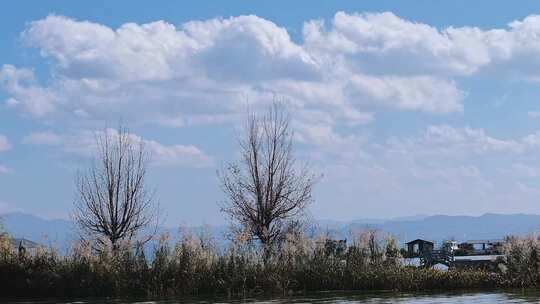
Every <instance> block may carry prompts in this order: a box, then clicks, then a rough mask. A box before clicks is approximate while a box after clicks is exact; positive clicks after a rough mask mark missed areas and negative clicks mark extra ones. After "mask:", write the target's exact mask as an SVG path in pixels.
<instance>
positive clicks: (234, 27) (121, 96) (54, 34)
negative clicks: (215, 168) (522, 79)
mask: <svg viewBox="0 0 540 304" xmlns="http://www.w3.org/2000/svg"><path fill="white" fill-rule="evenodd" d="M504 31H505V32H507V31H506V30H504ZM482 35H484V36H485V35H488V34H486V33H485V31H482V30H479V29H475V28H456V29H453V28H449V29H445V30H441V31H439V30H437V29H436V28H434V27H431V26H429V25H425V24H420V23H412V22H409V21H406V20H403V19H400V18H399V17H397V16H395V15H393V14H391V13H383V14H363V15H358V14H353V15H348V14H345V13H342V12H339V13H337V14H336V15H335V17H334V20H333V22H332V26H331V27H330V28H329V29H328V30H326V29H325V28H324V26H323V25H322V24H321V22H316V21H309V22H307V23H306V24H305V26H304V41H303V42H302V43H296V42H294V41H292V40H291V38H290V36H289V34H288V32H287V30H286V29H285V28H283V27H281V26H279V25H278V24H275V23H273V22H271V21H268V20H265V19H262V18H260V17H257V16H252V15H250V16H238V17H231V18H227V19H220V18H216V19H209V20H205V21H191V22H187V23H184V24H182V25H180V26H174V25H172V24H169V23H166V22H164V21H156V22H152V23H148V24H135V23H127V24H124V25H121V26H120V27H118V28H116V29H113V28H110V27H107V26H104V25H101V24H98V23H93V22H89V21H76V20H73V19H70V18H67V17H62V16H54V15H51V16H49V17H47V18H45V19H42V20H38V21H35V22H32V23H30V24H29V26H28V28H27V29H26V30H25V31H24V33H23V34H22V37H23V41H24V42H25V44H26V45H27V46H31V47H35V48H37V49H38V50H39V51H40V53H41V55H42V56H44V57H45V58H48V59H52V60H51V63H52V66H51V80H50V81H47V85H46V86H43V85H39V84H38V83H37V80H36V79H35V77H34V75H33V73H32V71H31V70H29V69H24V68H22V69H17V68H15V67H13V66H10V65H5V66H4V67H3V69H2V71H3V72H2V75H3V76H2V77H1V78H0V79H3V81H2V84H3V87H4V89H5V90H6V91H7V92H8V93H9V94H10V95H11V97H10V98H9V99H8V101H6V102H7V104H8V105H10V107H15V108H21V109H22V110H23V111H25V112H27V113H30V114H31V115H33V116H37V117H43V116H46V115H53V114H57V115H58V114H59V113H60V114H62V115H68V116H70V117H72V118H73V119H108V120H110V119H113V120H114V119H117V117H111V116H112V115H114V114H112V113H122V115H123V117H125V118H127V119H130V118H133V119H134V120H139V121H144V122H157V123H160V124H162V125H168V126H177V127H179V126H185V125H186V121H188V120H191V121H200V122H207V123H213V122H221V121H223V120H224V118H223V117H229V118H230V117H234V116H235V114H237V113H239V112H241V111H244V109H245V100H246V98H245V97H246V96H247V97H248V98H247V100H248V102H249V103H259V102H267V101H268V100H271V99H272V98H273V96H275V95H276V94H277V95H279V96H282V97H284V98H287V99H289V100H290V102H291V103H293V104H295V106H296V107H297V109H298V110H300V111H304V110H306V111H307V110H313V109H315V108H318V109H320V110H323V111H330V112H331V113H332V115H334V116H335V117H337V118H339V119H343V120H344V122H345V123H347V124H359V123H367V122H370V121H372V120H373V117H374V116H373V114H372V112H371V111H369V110H366V107H369V105H370V104H382V105H385V106H387V107H388V108H394V109H399V110H410V111H424V112H432V113H452V112H460V111H463V107H464V106H463V102H464V98H465V96H466V94H465V92H464V91H463V90H461V89H459V88H458V86H457V83H456V82H455V81H454V80H453V79H451V77H452V76H454V75H470V74H472V73H474V72H476V71H477V70H478V69H479V67H481V66H484V65H486V64H488V63H489V62H490V60H491V57H489V56H490V54H491V53H490V52H487V55H486V54H484V53H485V51H484V49H485V48H488V49H489V47H488V46H486V45H485V43H484V44H481V43H480V42H482V41H483V40H482V39H484V38H478V37H484V36H482ZM475 39H476V40H475ZM469 40H471V41H469ZM477 40H478V41H480V42H478V41H477ZM473 42H474V43H473ZM477 44H478V46H477V47H476V45H477ZM463 45H467V46H468V47H467V48H465V47H463ZM471 45H474V46H475V47H471ZM398 62H399V64H396V63H398ZM407 66H410V67H409V68H407ZM53 75H54V76H53ZM143 113H144V115H143ZM201 117H204V119H198V118H201ZM141 118H143V119H141Z"/></svg>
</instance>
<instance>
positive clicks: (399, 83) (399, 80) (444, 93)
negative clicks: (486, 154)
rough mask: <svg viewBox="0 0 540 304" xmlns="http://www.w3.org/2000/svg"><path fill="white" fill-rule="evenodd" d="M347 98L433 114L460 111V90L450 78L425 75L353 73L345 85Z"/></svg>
mask: <svg viewBox="0 0 540 304" xmlns="http://www.w3.org/2000/svg"><path fill="white" fill-rule="evenodd" d="M348 95H349V98H350V99H351V100H356V101H357V102H362V101H363V100H368V101H374V100H375V101H377V102H378V103H383V104H387V105H389V106H394V107H397V108H400V109H405V110H421V111H424V112H434V113H451V112H461V111H463V104H462V101H463V99H464V97H465V94H464V92H462V91H461V90H459V89H458V88H457V87H456V84H455V83H454V82H452V81H444V80H441V79H437V78H433V77H428V76H414V77H394V76H391V77H386V76H385V77H368V76H363V75H356V76H354V77H352V78H351V81H350V83H349V85H348Z"/></svg>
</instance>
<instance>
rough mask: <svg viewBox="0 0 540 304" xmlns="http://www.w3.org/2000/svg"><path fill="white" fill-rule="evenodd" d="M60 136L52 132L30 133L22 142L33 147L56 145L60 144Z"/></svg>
mask: <svg viewBox="0 0 540 304" xmlns="http://www.w3.org/2000/svg"><path fill="white" fill-rule="evenodd" d="M62 140H63V139H62V136H60V135H58V134H56V133H54V132H49V131H46V132H32V133H30V134H28V135H27V136H25V137H24V138H23V140H22V142H23V143H24V144H33V145H52V146H54V145H58V144H60V143H62Z"/></svg>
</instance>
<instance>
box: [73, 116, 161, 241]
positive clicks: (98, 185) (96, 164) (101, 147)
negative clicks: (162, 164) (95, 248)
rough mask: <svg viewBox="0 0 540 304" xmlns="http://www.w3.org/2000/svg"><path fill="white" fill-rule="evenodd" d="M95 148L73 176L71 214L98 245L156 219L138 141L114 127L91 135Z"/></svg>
mask: <svg viewBox="0 0 540 304" xmlns="http://www.w3.org/2000/svg"><path fill="white" fill-rule="evenodd" d="M95 142H96V147H97V153H96V155H95V157H94V159H93V162H92V163H91V165H90V167H89V168H88V169H87V170H84V171H81V172H79V174H78V177H77V180H76V187H77V194H78V195H77V200H76V201H75V211H74V218H75V220H76V223H77V224H78V225H79V227H80V228H81V230H82V232H83V233H84V234H85V235H86V236H90V237H92V238H94V239H95V240H97V242H98V244H99V245H105V244H106V242H110V245H111V246H112V248H113V250H116V249H118V246H119V241H122V240H131V239H133V238H134V237H136V235H137V233H138V232H140V230H141V229H143V228H144V227H146V226H147V225H149V224H150V223H151V222H152V221H153V220H154V219H156V215H157V214H156V211H157V207H156V205H155V202H154V201H153V199H152V196H151V195H150V193H149V192H148V191H147V189H146V185H145V177H146V169H147V163H148V160H149V154H148V153H147V151H146V149H145V146H144V143H143V142H142V141H141V140H139V139H137V138H135V137H134V136H132V135H130V134H129V132H128V131H127V130H126V129H125V128H123V127H120V128H119V130H118V131H114V130H110V129H109V130H105V131H104V132H101V133H98V134H96V138H95Z"/></svg>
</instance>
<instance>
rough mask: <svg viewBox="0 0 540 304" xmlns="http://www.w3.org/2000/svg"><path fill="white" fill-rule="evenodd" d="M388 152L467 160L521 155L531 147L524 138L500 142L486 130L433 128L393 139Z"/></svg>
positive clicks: (446, 126) (501, 140) (389, 141)
mask: <svg viewBox="0 0 540 304" xmlns="http://www.w3.org/2000/svg"><path fill="white" fill-rule="evenodd" d="M387 147H388V150H389V151H391V152H395V153H400V154H410V153H414V154H416V155H423V156H427V155H432V156H433V155H438V156H441V157H443V156H444V157H463V156H471V155H482V154H486V153H521V152H523V151H524V150H525V149H526V147H527V145H526V144H525V143H524V142H523V140H521V139H517V140H516V139H498V138H494V137H491V136H489V135H487V134H486V133H485V131H484V130H482V129H473V128H469V127H463V128H454V127H451V126H448V125H435V126H429V127H428V128H427V130H426V131H425V132H424V133H423V134H422V136H420V137H416V138H391V139H389V140H388V145H387Z"/></svg>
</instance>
